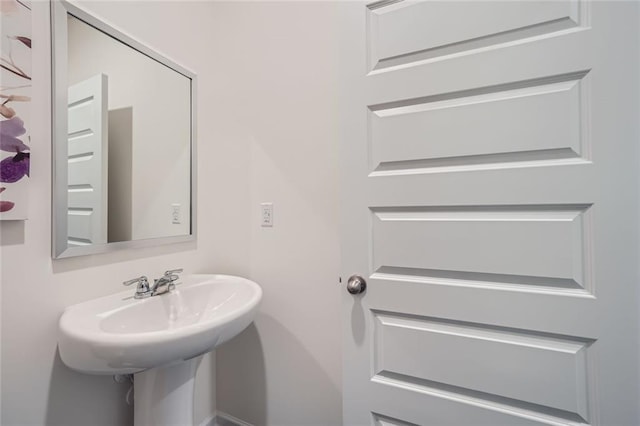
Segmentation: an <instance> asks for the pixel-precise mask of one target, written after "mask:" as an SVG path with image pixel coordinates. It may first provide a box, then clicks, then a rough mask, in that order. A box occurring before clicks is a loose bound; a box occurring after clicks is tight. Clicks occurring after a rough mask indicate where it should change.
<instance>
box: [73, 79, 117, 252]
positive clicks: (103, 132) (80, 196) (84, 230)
mask: <svg viewBox="0 0 640 426" xmlns="http://www.w3.org/2000/svg"><path fill="white" fill-rule="evenodd" d="M68 100H69V113H68V119H69V123H68V133H69V136H68V148H67V149H68V151H67V152H68V156H69V157H68V170H69V175H68V205H69V210H68V241H67V243H68V245H69V246H79V245H88V244H104V243H106V242H107V198H108V193H107V162H108V150H107V137H108V136H107V113H108V105H107V76H106V75H103V74H100V75H96V76H94V77H91V78H89V79H87V80H84V81H81V82H79V83H76V84H74V85H72V86H70V87H69V98H68Z"/></svg>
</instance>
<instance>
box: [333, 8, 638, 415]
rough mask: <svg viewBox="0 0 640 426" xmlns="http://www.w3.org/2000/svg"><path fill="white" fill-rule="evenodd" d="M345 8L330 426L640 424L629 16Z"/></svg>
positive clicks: (593, 11) (634, 105)
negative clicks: (339, 302) (334, 396)
mask: <svg viewBox="0 0 640 426" xmlns="http://www.w3.org/2000/svg"><path fill="white" fill-rule="evenodd" d="M359 7H360V10H359V12H358V13H355V12H354V14H353V17H354V18H353V19H354V21H353V22H356V20H359V22H358V23H357V24H355V23H354V24H353V25H354V28H353V31H352V34H353V37H354V38H355V39H356V41H357V42H358V43H355V42H354V46H355V45H359V46H360V47H359V49H360V50H357V51H356V50H355V48H354V52H356V53H352V55H351V57H352V59H350V62H348V63H349V64H350V68H349V72H348V75H349V79H350V80H349V81H348V84H346V85H345V87H347V88H348V89H347V92H348V94H349V96H348V97H347V98H345V111H349V112H348V114H349V115H348V116H349V117H350V125H349V126H348V128H347V129H346V130H345V131H346V132H347V133H346V136H345V143H344V146H343V157H344V161H345V163H344V164H345V166H344V168H343V170H344V189H345V191H344V196H343V206H344V210H343V224H344V228H343V236H344V238H343V268H344V269H343V274H344V276H343V277H344V278H346V277H348V276H349V275H351V274H359V275H362V276H364V277H365V278H366V279H367V290H366V292H365V293H364V294H362V295H358V296H352V295H350V294H348V293H347V292H346V291H345V292H344V295H343V298H344V315H345V316H344V324H345V330H344V351H345V364H344V380H345V382H344V395H345V397H344V398H345V399H344V421H345V424H346V425H360V424H368V425H370V424H379V425H412V424H418V425H485V424H486V425H533V424H552V425H560V424H562V425H567V424H593V425H603V426H604V425H606V426H609V425H636V424H640V413H639V412H638V404H637V400H638V399H639V398H640V391H639V383H640V373H639V367H638V364H639V362H638V359H639V358H638V356H639V350H638V349H639V347H640V337H639V336H640V330H639V326H638V324H639V315H638V304H639V302H638V301H639V300H640V297H639V296H640V293H639V291H638V283H639V280H640V273H639V269H638V260H637V259H638V258H639V256H640V249H639V244H638V235H640V232H639V231H640V229H639V226H638V217H640V216H639V215H640V208H639V204H640V203H639V194H640V188H639V186H640V185H639V182H640V174H639V172H638V170H639V169H640V168H638V166H637V163H638V159H640V151H639V149H638V140H640V130H639V125H638V120H637V117H638V116H639V115H640V107H639V100H638V93H640V90H639V84H638V80H639V79H638V75H640V61H639V58H638V56H639V53H640V46H639V43H638V40H639V39H640V38H639V37H638V35H639V31H640V30H639V28H640V25H639V17H640V12H639V10H638V4H637V3H635V2H617V3H614V2H594V3H591V2H584V1H580V2H578V1H567V2H560V1H558V2H545V1H542V2H488V1H477V2H438V1H428V2H406V1H383V2H377V3H374V4H371V5H368V6H363V5H359ZM343 281H345V280H343Z"/></svg>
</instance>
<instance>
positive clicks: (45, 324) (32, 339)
mask: <svg viewBox="0 0 640 426" xmlns="http://www.w3.org/2000/svg"><path fill="white" fill-rule="evenodd" d="M32 5H33V39H34V49H33V53H34V58H33V61H34V63H33V70H34V71H33V74H34V80H33V84H34V90H33V96H34V99H33V102H32V103H33V110H32V115H31V117H32V118H31V120H32V123H30V124H31V147H32V155H33V157H32V163H31V164H32V173H31V178H30V189H29V190H30V206H29V220H28V221H26V222H2V223H1V224H0V231H1V239H0V241H1V244H0V246H1V250H2V251H1V252H0V256H1V259H2V271H1V273H2V275H1V278H2V283H1V287H2V300H1V302H2V312H1V339H2V348H1V349H2V356H1V361H2V366H1V367H2V368H1V370H0V371H1V374H2V377H1V386H2V392H1V396H2V413H1V416H2V417H1V420H0V423H1V424H2V425H6V426H13V425H45V424H46V425H65V426H70V425H82V426H86V425H111V426H113V425H118V426H120V425H123V426H126V425H128V424H131V423H132V411H131V409H130V408H129V407H127V406H126V405H125V403H124V395H125V391H126V388H125V387H123V386H121V385H116V384H115V383H113V381H112V379H111V377H98V376H90V375H83V374H78V373H75V372H72V371H70V370H69V369H67V368H66V367H65V366H64V365H62V364H61V361H60V359H59V357H58V355H57V351H56V332H57V321H58V318H59V317H60V314H61V313H62V311H63V310H64V308H65V307H66V306H68V305H71V304H73V303H78V302H81V301H84V300H88V299H91V298H94V297H98V296H102V295H107V294H111V293H115V292H118V291H121V290H122V286H121V284H120V282H121V281H123V280H124V279H127V278H130V277H134V276H137V275H140V274H142V273H144V274H148V275H150V276H158V275H160V274H161V273H162V272H163V271H164V270H166V269H167V268H173V267H184V268H185V269H186V271H187V272H196V273H197V272H214V271H215V272H220V273H231V274H237V275H247V273H248V266H247V263H246V259H247V258H248V254H249V253H248V251H247V247H248V242H249V238H250V235H249V233H248V228H247V226H246V225H247V224H248V222H249V216H248V208H247V207H248V205H249V189H248V188H249V186H248V185H249V172H248V164H246V162H245V161H244V160H245V159H246V158H248V155H249V152H248V150H247V148H246V147H244V146H241V145H240V146H239V145H236V144H234V143H232V142H233V141H230V140H228V139H226V138H223V137H221V136H222V135H221V134H220V133H219V128H218V126H219V124H218V122H217V121H218V120H219V113H220V108H221V107H220V104H219V99H218V98H217V93H216V91H217V88H218V87H219V81H217V80H215V77H216V71H215V70H216V67H217V62H218V59H217V58H214V57H213V56H212V55H210V54H209V40H210V39H212V38H213V37H214V36H215V35H217V33H214V31H213V30H212V29H211V19H212V18H211V16H212V15H213V13H214V8H213V7H212V5H211V4H208V3H203V2H193V3H190V2H189V3H188V2H183V1H181V2H140V3H138V2H112V1H111V2H104V3H102V2H91V3H90V4H87V5H86V6H85V7H86V8H87V9H89V8H90V9H91V10H92V11H94V12H95V13H96V14H99V15H101V16H102V17H103V18H105V19H106V20H108V21H110V22H112V23H115V24H116V25H117V26H118V27H120V28H122V29H124V30H125V31H127V32H128V33H130V34H132V35H133V36H135V37H137V38H139V39H140V40H143V41H145V42H146V43H147V44H150V45H151V46H153V47H155V48H157V49H158V50H160V51H161V52H164V53H166V54H167V55H169V56H171V57H172V58H174V59H175V60H176V61H177V62H179V63H182V64H184V65H185V66H187V67H189V68H191V69H193V70H195V71H196V72H197V73H198V74H199V77H200V79H199V83H200V85H199V97H198V101H199V105H198V109H199V114H200V117H201V118H202V119H201V120H200V121H199V128H198V133H199V154H200V157H199V180H200V187H199V205H198V210H199V212H198V213H199V218H200V221H199V229H198V232H199V236H198V241H197V242H196V243H192V244H181V245H169V246H159V247H154V248H149V249H141V250H127V251H121V252H116V253H112V254H106V255H96V256H88V257H80V258H71V259H63V260H58V261H52V260H51V254H50V253H51V238H50V235H51V215H50V210H51V209H50V202H51V189H50V188H51V177H50V176H51V149H50V146H51V126H50V124H51V123H50V117H51V115H50V75H49V46H50V40H49V32H48V31H49V10H48V4H47V2H41V1H34V2H32ZM140 22H143V25H141V24H140ZM230 182H232V183H233V184H232V185H230ZM132 291H133V290H132ZM213 362H214V359H213V357H209V358H207V359H205V360H204V361H203V363H202V364H201V366H200V370H199V372H198V379H197V389H196V413H195V414H196V420H197V421H201V420H203V419H205V418H206V417H207V416H209V415H211V414H213V411H214V409H215V392H214V387H213V383H214V380H213V374H214V368H213Z"/></svg>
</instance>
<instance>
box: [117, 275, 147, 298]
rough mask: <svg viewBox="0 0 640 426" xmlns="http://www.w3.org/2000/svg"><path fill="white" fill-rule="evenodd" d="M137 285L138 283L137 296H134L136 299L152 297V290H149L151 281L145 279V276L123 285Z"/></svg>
mask: <svg viewBox="0 0 640 426" xmlns="http://www.w3.org/2000/svg"><path fill="white" fill-rule="evenodd" d="M135 283H138V286H137V287H136V294H135V296H134V297H135V298H136V299H144V298H145V297H149V296H151V289H150V288H149V280H147V277H145V276H144V275H143V276H141V277H138V278H133V279H131V280H127V281H125V282H123V283H122V284H124V285H131V284H135Z"/></svg>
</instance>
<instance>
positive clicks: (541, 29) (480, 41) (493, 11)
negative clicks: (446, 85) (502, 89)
mask: <svg viewBox="0 0 640 426" xmlns="http://www.w3.org/2000/svg"><path fill="white" fill-rule="evenodd" d="M394 3H395V4H394ZM580 7H581V5H580V3H579V2H578V1H576V0H572V1H554V2H544V3H542V2H530V1H520V2H509V1H507V2H486V1H485V2H481V1H459V2H458V1H456V2H449V3H444V2H427V1H423V2H419V1H410V2H397V3H396V2H384V1H382V2H377V3H374V4H372V5H370V6H369V16H368V18H369V20H370V23H371V25H370V30H369V31H370V34H369V39H370V48H371V52H372V65H373V68H374V69H380V68H385V67H390V66H394V65H398V64H404V63H408V62H413V61H416V60H424V59H432V58H437V57H441V56H445V55H450V54H453V53H459V52H465V51H470V50H474V49H481V48H487V47H493V46H496V45H499V44H503V43H507V42H513V41H517V40H522V39H525V38H531V37H534V36H541V35H546V34H552V33H555V32H558V31H561V30H566V29H569V28H574V27H576V26H578V25H580ZM469 17H473V19H469Z"/></svg>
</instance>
